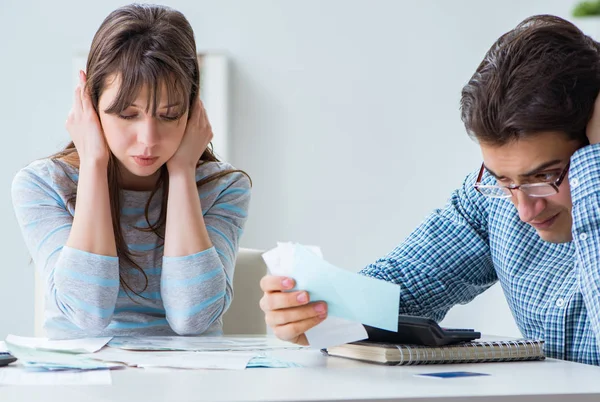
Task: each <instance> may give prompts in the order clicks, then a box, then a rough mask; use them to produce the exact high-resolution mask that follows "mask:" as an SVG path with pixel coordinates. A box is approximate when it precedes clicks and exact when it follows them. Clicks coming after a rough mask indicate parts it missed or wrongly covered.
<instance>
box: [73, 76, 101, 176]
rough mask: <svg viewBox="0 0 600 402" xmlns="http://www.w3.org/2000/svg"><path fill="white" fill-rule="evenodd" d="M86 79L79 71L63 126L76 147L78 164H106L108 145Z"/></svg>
mask: <svg viewBox="0 0 600 402" xmlns="http://www.w3.org/2000/svg"><path fill="white" fill-rule="evenodd" d="M86 79H87V77H86V76H85V73H84V72H83V71H80V72H79V84H78V85H77V88H75V95H74V99H73V106H72V107H71V111H70V112H69V116H68V117H67V122H66V125H65V126H66V128H67V131H68V132H69V134H70V135H71V139H72V140H73V143H74V144H75V148H76V149H77V154H78V155H79V160H80V164H94V165H100V166H108V159H109V155H110V153H109V149H108V145H107V144H106V139H105V137H104V133H103V131H102V125H101V124H100V119H99V118H98V114H97V113H96V110H94V106H93V105H92V98H91V96H90V93H89V90H88V89H87V88H86V86H85V84H86Z"/></svg>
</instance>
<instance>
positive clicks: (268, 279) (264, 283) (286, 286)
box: [260, 275, 296, 292]
mask: <svg viewBox="0 0 600 402" xmlns="http://www.w3.org/2000/svg"><path fill="white" fill-rule="evenodd" d="M294 286H296V282H295V281H294V280H293V279H292V278H288V277H286V276H274V275H267V276H264V277H262V279H261V280H260V288H261V289H262V291H263V292H281V291H283V290H290V289H292V288H293V287H294Z"/></svg>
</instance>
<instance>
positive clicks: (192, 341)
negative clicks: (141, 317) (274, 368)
mask: <svg viewBox="0 0 600 402" xmlns="http://www.w3.org/2000/svg"><path fill="white" fill-rule="evenodd" d="M108 346H110V347H112V348H119V349H128V350H154V351H158V350H185V351H195V352H224V351H238V352H240V351H242V352H243V351H246V352H250V351H257V350H281V349H298V348H301V346H298V345H295V344H293V343H290V342H285V341H282V340H280V339H277V338H275V337H268V336H267V337H266V336H262V335H261V336H254V337H253V336H235V335H230V336H140V337H137V336H115V337H114V338H113V339H112V340H111V341H110V342H109V344H108Z"/></svg>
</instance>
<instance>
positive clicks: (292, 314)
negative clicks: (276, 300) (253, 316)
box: [265, 302, 327, 328]
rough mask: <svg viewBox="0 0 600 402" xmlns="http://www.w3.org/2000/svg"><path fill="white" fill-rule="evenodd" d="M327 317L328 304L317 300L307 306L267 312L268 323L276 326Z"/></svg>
mask: <svg viewBox="0 0 600 402" xmlns="http://www.w3.org/2000/svg"><path fill="white" fill-rule="evenodd" d="M325 317H327V305H326V304H325V303H324V302H316V303H310V304H307V305H305V306H298V307H292V308H285V309H281V310H272V311H268V312H267V313H266V314H265V321H266V323H267V325H269V326H270V327H272V328H274V327H276V326H279V325H286V324H290V323H293V322H299V321H304V320H309V319H312V318H321V319H323V318H325Z"/></svg>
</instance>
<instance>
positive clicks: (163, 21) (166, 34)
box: [51, 4, 247, 296]
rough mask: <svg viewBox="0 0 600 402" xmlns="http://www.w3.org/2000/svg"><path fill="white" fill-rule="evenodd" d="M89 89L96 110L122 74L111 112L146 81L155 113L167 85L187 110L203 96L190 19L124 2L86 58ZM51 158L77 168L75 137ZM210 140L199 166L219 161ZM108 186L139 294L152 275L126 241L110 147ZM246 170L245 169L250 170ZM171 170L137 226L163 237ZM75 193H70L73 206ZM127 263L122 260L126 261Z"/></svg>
mask: <svg viewBox="0 0 600 402" xmlns="http://www.w3.org/2000/svg"><path fill="white" fill-rule="evenodd" d="M86 70H87V71H86V74H87V82H86V90H88V91H89V93H90V95H91V98H92V103H93V106H94V109H95V110H96V112H98V101H99V99H100V96H101V95H102V91H103V90H104V88H105V86H106V84H107V80H108V79H109V78H111V77H115V76H117V75H118V76H119V77H120V82H121V86H120V89H119V93H118V94H117V96H116V98H115V101H114V102H113V103H112V105H110V106H109V107H108V108H107V110H106V112H107V113H120V112H122V111H123V110H125V109H126V108H127V107H128V106H129V105H131V104H132V103H133V102H134V101H135V98H136V97H137V95H138V93H139V91H140V90H141V89H142V87H146V88H148V93H149V94H150V96H149V97H148V104H147V105H146V109H147V110H150V111H151V113H152V116H156V110H157V107H158V102H159V100H160V99H161V93H160V91H161V89H163V88H164V89H166V91H167V99H168V103H169V104H177V103H178V104H180V105H184V106H183V107H182V110H181V111H180V115H183V114H185V112H186V111H187V110H191V107H192V105H193V103H194V102H195V100H196V99H197V98H198V96H199V90H200V69H199V65H198V56H197V53H196V42H195V40H194V32H193V30H192V27H191V25H190V23H189V22H188V20H187V19H186V18H185V16H184V15H183V14H182V13H180V12H179V11H176V10H173V9H171V8H168V7H164V6H157V5H147V4H131V5H128V6H124V7H121V8H119V9H117V10H115V11H113V12H112V13H110V14H109V15H108V17H106V19H105V20H104V21H103V22H102V24H101V25H100V28H99V29H98V31H97V32H96V35H95V36H94V39H93V40H92V45H91V48H90V52H89V55H88V59H87V66H86ZM51 158H52V159H53V160H57V161H62V162H65V163H67V164H68V165H70V166H73V167H74V168H79V156H78V154H77V150H76V149H75V145H74V144H73V142H71V143H69V144H68V145H67V146H66V148H65V149H64V150H62V151H60V152H58V153H56V154H54V155H52V156H51ZM218 161H219V160H218V159H217V157H216V156H215V155H214V153H213V151H212V145H210V146H209V147H208V148H207V149H206V150H205V151H204V153H203V154H202V156H201V157H200V160H199V161H198V166H199V165H200V164H202V163H205V162H218ZM234 172H240V173H242V174H244V175H246V173H244V172H243V171H240V170H226V171H222V172H218V173H215V174H212V175H209V176H207V177H204V178H202V179H201V180H199V181H198V182H197V185H198V186H202V185H204V184H206V183H208V182H211V181H213V180H217V179H219V178H221V177H223V176H225V175H228V174H230V173H234ZM107 174H108V186H109V196H110V206H111V215H112V223H113V230H114V235H115V243H116V248H117V255H118V256H119V261H120V262H121V266H123V265H126V266H129V267H131V268H133V269H135V270H138V271H140V272H141V273H142V274H143V276H144V278H145V285H144V288H143V289H142V290H141V291H136V290H134V289H133V288H132V287H131V286H130V285H129V284H128V283H127V282H126V280H125V279H124V276H123V272H120V273H119V278H120V282H121V286H122V287H123V288H124V289H125V291H126V292H128V291H131V292H133V293H135V294H136V295H138V296H139V295H140V292H142V291H144V290H145V289H146V287H147V286H148V277H147V276H146V274H145V272H144V270H143V269H142V268H141V267H140V266H139V265H138V264H137V263H136V262H135V261H134V259H133V254H132V252H131V251H130V250H129V248H128V247H127V243H126V242H125V238H124V236H123V232H122V229H121V223H120V220H121V203H122V200H121V197H120V190H121V184H120V183H121V180H120V173H119V165H118V163H117V160H116V158H115V157H114V155H113V154H112V153H111V155H110V159H109V163H108V171H107ZM246 176H247V175H246ZM168 185H169V173H168V171H167V168H166V166H164V165H163V166H162V167H161V168H160V175H159V178H158V181H157V183H156V186H155V187H154V189H153V190H152V192H151V194H150V198H149V199H148V202H147V203H146V206H145V217H146V222H147V223H148V226H149V227H148V228H147V229H146V228H139V230H146V231H151V232H154V233H155V234H156V235H157V236H158V237H159V239H161V241H164V227H165V223H166V210H167V208H166V206H167V201H168V191H167V188H168ZM160 189H162V190H163V191H162V202H161V210H160V215H159V218H158V220H157V222H155V223H150V219H149V207H150V202H151V201H152V198H153V197H154V196H155V195H156V193H157V192H158V191H159V190H160ZM75 199H76V194H73V195H72V196H71V198H70V199H69V203H70V204H71V205H73V206H74V204H75ZM123 263H124V264H123Z"/></svg>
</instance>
